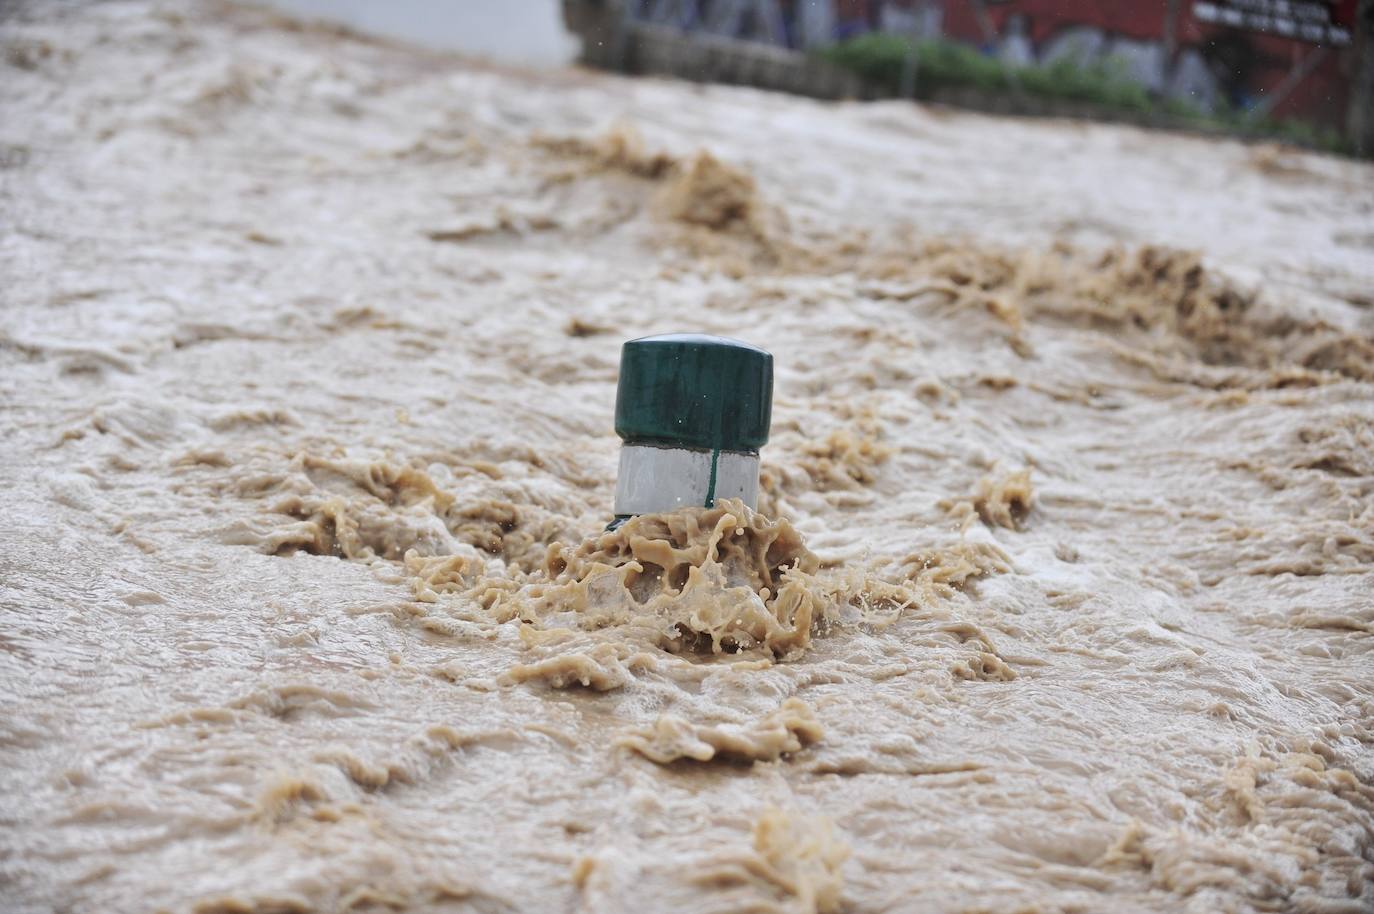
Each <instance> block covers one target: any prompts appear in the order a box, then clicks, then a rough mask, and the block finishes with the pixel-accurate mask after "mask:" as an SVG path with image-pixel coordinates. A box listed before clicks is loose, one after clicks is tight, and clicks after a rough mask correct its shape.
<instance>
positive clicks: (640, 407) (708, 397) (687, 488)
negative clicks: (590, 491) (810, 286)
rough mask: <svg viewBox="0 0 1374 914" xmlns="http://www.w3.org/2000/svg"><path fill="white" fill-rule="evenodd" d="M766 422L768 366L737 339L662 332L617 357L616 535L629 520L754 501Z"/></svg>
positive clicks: (768, 358) (630, 345)
mask: <svg viewBox="0 0 1374 914" xmlns="http://www.w3.org/2000/svg"><path fill="white" fill-rule="evenodd" d="M772 414H773V357H772V356H771V355H769V354H768V353H767V352H765V351H763V350H762V349H760V348H758V347H757V346H751V345H749V344H748V343H743V342H740V341H739V340H732V339H727V338H726V337H720V336H707V335H705V334H701V333H669V334H664V335H662V336H646V337H643V338H642V339H637V340H630V341H629V342H628V343H626V344H625V345H624V346H622V347H621V350H620V382H619V384H618V385H617V387H616V395H615V433H616V434H617V435H619V436H620V437H621V439H623V441H624V444H623V445H622V446H621V448H620V471H619V474H618V476H617V478H616V486H615V521H613V522H612V523H611V525H610V526H609V527H608V528H607V529H608V530H614V529H615V528H616V527H618V526H620V525H621V524H622V523H624V522H625V521H626V520H628V519H629V518H631V517H633V516H634V515H636V514H651V513H654V512H657V511H673V510H676V509H678V508H684V507H689V506H697V507H707V508H709V507H712V506H713V505H714V504H715V502H716V499H718V498H738V499H741V500H742V501H743V502H744V503H745V504H746V505H748V506H749V507H751V508H754V507H757V505H758V497H759V448H761V447H763V445H764V444H766V443H767V442H768V426H769V423H770V421H771V420H772Z"/></svg>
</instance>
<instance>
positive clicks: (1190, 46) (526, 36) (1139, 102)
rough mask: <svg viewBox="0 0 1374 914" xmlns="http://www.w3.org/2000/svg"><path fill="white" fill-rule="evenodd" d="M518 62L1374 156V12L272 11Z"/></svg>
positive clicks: (1355, 5)
mask: <svg viewBox="0 0 1374 914" xmlns="http://www.w3.org/2000/svg"><path fill="white" fill-rule="evenodd" d="M274 3H275V5H276V6H278V7H279V8H281V9H283V10H286V11H288V12H291V13H294V14H296V15H302V16H307V17H315V18H324V19H330V20H334V21H338V22H342V23H346V24H349V25H351V26H353V27H356V28H360V29H363V30H366V31H370V32H373V33H377V34H382V35H387V36H390V37H395V38H401V39H406V40H411V41H417V42H420V43H424V44H427V45H430V46H435V47H444V48H451V49H455V50H460V51H464V52H467V53H470V54H477V55H481V56H485V57H488V58H491V59H493V60H497V61H503V62H509V63H517V64H522V65H529V64H535V65H560V64H565V63H568V62H571V61H572V60H574V59H580V60H581V61H582V62H584V63H586V64H589V65H592V66H598V67H604V68H609V69H614V70H619V71H622V72H628V73H646V74H659V75H669V76H676V77H680V78H687V79H694V80H702V81H711V82H729V83H739V84H744V85H755V86H759V87H762V88H769V89H776V90H781V91H788V92H795V93H799V94H804V95H810V96H816V97H821V98H854V97H859V98H883V97H910V98H914V99H921V100H925V101H931V102H937V103H943V104H948V105H954V106H958V107H965V108H974V109H978V110H985V111H996V112H1000V113H1007V114H1019V115H1028V116H1053V117H1082V118H1091V119H1097V120H1114V121H1125V122H1130V123H1136V124H1143V125H1147V126H1160V127H1167V128H1170V129H1184V130H1196V131H1203V132H1215V133H1228V134H1239V135H1255V136H1268V137H1275V138H1280V139H1285V140H1288V141H1291V142H1296V143H1300V144H1302V145H1305V146H1309V147H1315V148H1322V149H1327V150H1330V151H1335V152H1343V153H1350V154H1362V155H1370V154H1374V66H1371V61H1370V58H1371V54H1370V53H1369V50H1368V49H1369V43H1370V40H1371V39H1370V35H1371V31H1374V29H1372V28H1371V22H1372V21H1374V2H1371V0H1212V2H1196V0H1115V2H1113V0H502V2H500V3H490V2H489V3H467V2H450V3H438V2H433V0H389V2H387V3H376V2H369V0H274Z"/></svg>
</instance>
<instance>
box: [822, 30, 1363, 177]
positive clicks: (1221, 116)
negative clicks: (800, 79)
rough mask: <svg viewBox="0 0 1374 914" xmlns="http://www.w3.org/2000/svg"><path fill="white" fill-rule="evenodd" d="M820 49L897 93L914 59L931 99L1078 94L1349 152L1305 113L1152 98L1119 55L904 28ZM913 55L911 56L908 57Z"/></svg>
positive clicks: (1196, 124)
mask: <svg viewBox="0 0 1374 914" xmlns="http://www.w3.org/2000/svg"><path fill="white" fill-rule="evenodd" d="M820 55H821V56H822V57H823V58H824V59H826V60H828V61H830V62H831V63H834V64H836V65H838V66H841V67H844V68H845V69H848V70H851V71H853V72H854V73H857V74H858V75H859V76H860V77H862V78H863V79H864V80H865V81H866V82H868V83H869V85H871V86H873V87H874V88H875V89H876V90H877V91H879V92H883V93H887V94H891V95H899V94H901V91H902V80H903V75H904V73H905V71H906V68H907V67H908V66H911V62H914V65H915V72H914V74H910V75H911V76H914V79H913V81H912V85H913V86H914V94H915V96H916V97H917V98H923V99H929V98H932V97H934V96H936V95H937V94H938V93H939V92H940V91H941V90H945V89H973V90H978V91H981V92H986V93H988V94H990V95H991V94H1010V95H1012V96H1018V95H1019V96H1023V97H1027V98H1039V99H1046V100H1058V101H1069V102H1078V103H1081V104H1086V105H1092V106H1095V107H1098V108H1100V109H1102V114H1103V116H1104V117H1109V116H1112V115H1117V116H1121V117H1126V118H1129V119H1132V120H1145V121H1153V122H1157V123H1159V124H1160V125H1161V126H1175V127H1185V128H1190V129H1194V130H1202V131H1210V132H1217V133H1231V134H1240V135H1243V136H1254V137H1273V138H1275V139H1281V140H1287V141H1289V142H1292V143H1298V144H1301V145H1304V146H1311V147H1316V148H1319V149H1324V150H1327V151H1330V152H1347V151H1348V150H1347V149H1346V145H1347V144H1346V143H1345V141H1344V139H1343V138H1342V137H1341V136H1340V134H1339V133H1338V132H1337V131H1334V130H1330V129H1328V128H1322V127H1317V126H1314V125H1312V124H1308V123H1304V122H1302V121H1276V120H1273V119H1271V118H1267V117H1264V118H1254V117H1250V116H1248V115H1247V114H1246V113H1245V112H1242V111H1233V110H1226V111H1217V112H1206V111H1203V110H1202V109H1200V108H1198V107H1197V106H1195V105H1192V104H1190V103H1189V102H1187V101H1184V100H1180V99H1155V98H1152V97H1151V96H1150V93H1149V92H1147V91H1146V90H1145V88H1144V87H1143V86H1142V85H1140V84H1139V83H1137V82H1135V81H1134V80H1132V79H1131V78H1130V76H1129V75H1128V74H1127V73H1126V72H1125V71H1124V69H1123V68H1122V67H1121V66H1120V65H1119V64H1118V63H1117V62H1116V61H1114V60H1111V59H1107V60H1105V61H1100V62H1097V63H1094V64H1091V65H1088V66H1083V65H1080V64H1079V63H1077V62H1076V61H1073V60H1072V59H1068V58H1063V59H1060V60H1057V61H1055V62H1054V63H1050V64H1043V65H1041V64H1036V65H1032V66H1014V65H1011V64H1007V63H1004V62H1003V61H1001V60H998V59H997V58H995V57H990V56H988V55H986V54H983V53H982V52H980V51H979V50H978V49H977V48H974V47H971V46H969V45H966V44H960V43H958V42H953V41H943V40H925V41H916V42H912V41H911V40H909V39H907V38H903V37H902V36H900V35H892V34H887V33H882V32H874V33H870V34H868V35H862V36H860V37H858V38H852V39H850V40H848V41H845V42H842V43H841V44H837V45H832V46H831V47H828V48H825V49H824V50H822V51H821V52H820ZM909 60H910V61H911V62H909Z"/></svg>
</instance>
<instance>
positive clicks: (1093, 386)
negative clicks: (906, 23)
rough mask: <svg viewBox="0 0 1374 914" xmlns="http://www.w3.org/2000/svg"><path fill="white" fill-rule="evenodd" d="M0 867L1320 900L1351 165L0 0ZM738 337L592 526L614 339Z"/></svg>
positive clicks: (243, 20)
mask: <svg viewBox="0 0 1374 914" xmlns="http://www.w3.org/2000/svg"><path fill="white" fill-rule="evenodd" d="M0 48H2V49H3V56H0V153H3V155H2V156H0V164H2V165H3V167H0V366H2V367H0V391H3V404H4V409H3V411H2V412H0V442H3V445H2V447H3V451H2V453H3V455H4V460H3V461H0V473H3V477H2V479H3V483H4V485H3V486H0V517H3V518H4V520H5V523H4V524H3V526H0V540H2V541H3V547H2V548H0V686H2V687H3V689H4V696H5V713H4V714H3V715H0V771H3V779H2V780H0V784H3V802H0V823H2V824H0V896H2V897H3V898H4V905H3V907H4V908H5V909H6V910H15V911H35V912H36V911H50V910H52V911H73V912H106V911H146V910H173V911H183V910H185V911H196V912H203V914H210V912H226V914H227V912H262V914H266V912H277V911H347V910H369V909H393V910H415V911H429V910H454V911H517V910H519V911H588V912H591V911H596V912H603V911H644V910H691V911H720V912H724V911H740V910H751V911H786V912H813V911H815V912H840V911H848V912H868V911H932V912H933V911H963V910H967V911H976V910H1026V911H1105V910H1112V911H1178V910H1184V911H1194V912H1211V911H1252V910H1253V911H1289V910H1292V911H1324V912H1354V911H1362V910H1368V909H1369V908H1370V907H1371V905H1374V862H1371V861H1372V860H1374V650H1372V648H1374V456H1372V455H1374V397H1372V395H1374V337H1371V331H1374V316H1371V311H1370V308H1371V306H1372V305H1374V302H1372V301H1371V299H1370V297H1369V290H1370V289H1371V288H1374V266H1372V264H1374V235H1371V225H1374V168H1371V166H1369V165H1367V164H1359V163H1353V162H1346V161H1341V160H1336V159H1331V158H1324V157H1319V156H1314V155H1309V154H1305V153H1301V152H1297V151H1292V150H1287V149H1282V148H1277V147H1246V146H1243V145H1241V144H1238V143H1233V142H1225V141H1223V142H1213V141H1204V140H1200V139H1193V138H1186V137H1178V136H1171V135H1167V134H1151V133H1143V132H1139V131H1135V130H1129V129H1122V128H1115V127H1108V126H1101V125H1086V124H1072V123H1056V122H1022V121H1003V120H996V119H991V118H986V117H981V116H976V115H968V114H960V113H953V112H944V111H934V110H928V109H922V108H918V107H913V106H908V105H905V104H880V105H824V104H817V103H813V102H810V101H806V100H801V99H793V98H786V97H781V96H775V95H769V94H765V93H758V92H752V91H745V90H733V89H727V88H702V87H698V86H687V85H681V84H676V83H668V82H657V81H648V80H646V81H625V80H620V79H616V78H613V77H609V76H603V75H595V74H590V73H586V72H580V71H562V72H556V73H543V74H533V73H524V72H519V71H510V70H501V69H495V68H491V67H487V66H484V65H477V64H471V63H465V62H463V61H462V60H459V59H455V58H450V57H445V56H442V55H435V54H431V53H428V52H424V51H417V50H413V49H409V48H405V47H402V46H397V45H389V44H385V43H377V42H370V41H367V40H364V39H361V38H357V37H353V36H349V35H347V34H343V33H339V32H334V31H330V30H326V29H320V28H310V29H305V28H300V27H296V26H292V25H291V24H290V23H287V22H284V21H282V20H279V19H277V18H274V17H273V16H271V15H270V14H267V13H262V12H254V11H250V10H244V9H237V8H234V7H230V6H221V5H214V4H199V3H187V4H156V3H143V2H131V3H107V4H98V5H92V6H75V7H68V6H65V5H64V6H57V5H44V4H38V5H33V6H29V7H26V8H23V9H21V11H20V12H19V13H18V14H16V15H15V16H13V17H12V18H10V19H8V20H5V21H3V22H0ZM684 329H690V330H700V331H704V332H710V333H721V334H726V335H731V336H736V337H740V338H743V339H746V340H749V341H751V342H754V343H757V344H759V345H762V346H764V347H766V348H768V349H769V350H770V351H772V352H773V353H774V356H775V359H776V364H777V387H776V391H777V395H776V402H775V407H774V425H773V432H772V439H771V441H770V443H769V445H768V446H767V448H766V449H765V450H764V452H763V471H762V491H761V496H760V502H759V511H758V512H757V513H755V512H751V511H749V510H748V509H747V508H745V507H744V506H742V505H740V504H738V503H731V502H723V503H722V504H720V505H718V506H717V507H715V508H713V509H709V510H707V509H701V510H693V511H685V512H680V513H677V514H672V515H652V516H646V517H642V518H638V519H635V520H633V521H631V522H630V523H628V524H626V525H625V526H623V527H622V528H620V529H619V530H617V531H615V532H614V533H610V534H604V533H602V532H601V531H602V528H603V527H604V525H605V523H606V521H607V520H609V518H610V515H611V507H612V505H611V502H612V496H613V487H614V473H615V467H616V462H615V458H616V451H617V447H618V444H619V442H618V440H617V439H616V438H615V437H614V435H613V434H612V430H611V418H612V409H613V401H614V388H615V377H616V366H617V359H618V355H619V344H620V342H621V341H622V340H624V339H628V338H632V337H636V336H642V335H646V334H650V333H656V332H666V331H674V330H684Z"/></svg>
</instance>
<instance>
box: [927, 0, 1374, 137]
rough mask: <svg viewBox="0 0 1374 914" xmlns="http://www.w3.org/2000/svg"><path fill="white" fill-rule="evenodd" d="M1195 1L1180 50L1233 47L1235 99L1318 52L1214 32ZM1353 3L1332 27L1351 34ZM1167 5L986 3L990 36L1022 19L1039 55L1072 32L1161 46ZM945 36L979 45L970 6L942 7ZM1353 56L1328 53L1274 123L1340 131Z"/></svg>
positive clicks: (1271, 38) (1251, 96)
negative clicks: (1083, 29) (1239, 67)
mask: <svg viewBox="0 0 1374 914" xmlns="http://www.w3.org/2000/svg"><path fill="white" fill-rule="evenodd" d="M1194 2H1195V0H1180V3H1179V16H1178V33H1177V39H1178V47H1179V48H1180V49H1182V48H1188V47H1193V48H1197V49H1198V50H1199V51H1201V52H1202V53H1203V54H1204V56H1214V55H1216V54H1218V53H1219V51H1218V48H1219V47H1225V46H1226V45H1230V46H1231V47H1232V48H1234V51H1233V53H1236V54H1238V55H1239V56H1240V57H1241V59H1242V61H1243V63H1244V77H1243V80H1242V81H1240V82H1239V83H1238V84H1237V85H1236V86H1235V89H1236V94H1237V95H1238V96H1240V97H1242V98H1244V99H1245V100H1247V101H1249V102H1252V103H1253V102H1254V101H1258V100H1260V99H1262V98H1264V96H1265V94H1266V93H1268V92H1271V91H1273V90H1274V89H1276V88H1277V87H1278V86H1279V85H1280V84H1281V83H1282V82H1283V80H1284V78H1285V77H1286V76H1287V75H1288V73H1289V71H1290V69H1291V68H1292V67H1293V66H1294V64H1295V63H1297V62H1298V61H1299V60H1301V59H1302V58H1303V55H1305V54H1308V53H1311V52H1313V51H1314V50H1315V48H1316V47H1317V46H1316V45H1313V44H1310V43H1307V42H1304V41H1295V40H1292V39H1289V38H1284V37H1281V36H1278V35H1273V34H1267V33H1261V32H1253V31H1247V30H1243V29H1236V28H1230V27H1225V26H1219V25H1215V24H1211V23H1207V22H1202V21H1200V20H1198V19H1197V18H1196V17H1195V16H1194V15H1193V6H1194ZM1356 2H1357V0H1336V2H1333V3H1330V4H1328V5H1329V6H1330V7H1331V10H1332V20H1333V21H1334V22H1335V23H1337V24H1341V25H1345V26H1347V27H1350V26H1353V24H1354V20H1355V6H1356ZM1164 7H1165V4H1164V0H1153V2H1140V0H1136V2H1132V0H1010V2H1000V3H999V2H985V4H984V8H985V9H986V10H987V13H988V18H989V20H991V22H992V25H993V28H994V29H995V30H997V32H998V33H1001V32H1002V30H1003V28H1004V27H1005V25H1006V21H1007V19H1008V18H1009V17H1011V16H1012V15H1016V14H1020V15H1024V16H1025V17H1026V18H1027V20H1028V24H1029V26H1030V29H1029V32H1030V37H1031V40H1032V42H1034V44H1035V45H1036V47H1037V48H1038V47H1040V45H1041V44H1042V43H1043V42H1045V41H1047V40H1048V39H1050V38H1052V37H1053V36H1054V35H1055V34H1056V33H1058V32H1060V31H1062V30H1064V29H1066V28H1070V27H1073V26H1081V25H1089V26H1095V27H1097V28H1100V29H1102V30H1103V31H1104V32H1109V33H1111V34H1115V35H1123V36H1126V37H1129V38H1133V39H1136V40H1143V41H1150V40H1162V38H1163V32H1164ZM944 29H945V33H946V34H947V35H949V36H950V37H951V38H955V39H958V40H961V41H967V42H969V43H971V44H976V45H980V46H981V45H984V44H986V41H985V40H984V35H983V30H982V28H981V27H980V26H979V23H978V18H977V16H976V14H975V11H974V5H973V3H972V2H971V0H945V2H944ZM1353 53H1354V52H1353V51H1352V50H1351V49H1350V48H1349V47H1345V48H1330V49H1328V51H1327V53H1326V58H1325V60H1324V61H1323V62H1322V63H1321V64H1320V65H1319V66H1318V67H1317V68H1316V69H1315V70H1313V71H1312V73H1311V74H1310V75H1309V76H1308V77H1307V78H1306V79H1305V80H1304V81H1303V82H1302V84H1301V85H1300V86H1299V87H1298V88H1297V89H1296V90H1294V91H1293V92H1292V94H1291V95H1289V96H1288V98H1287V99H1286V100H1285V101H1284V102H1282V103H1281V104H1280V105H1278V106H1277V108H1276V109H1275V110H1274V111H1273V114H1274V115H1275V116H1276V117H1281V118H1287V117H1295V118H1301V119H1303V120H1308V121H1312V122H1316V123H1323V124H1328V125H1331V126H1337V127H1339V126H1340V125H1342V124H1343V123H1344V119H1345V114H1346V104H1347V99H1348V93H1349V83H1350V76H1349V74H1350V73H1351V72H1353V63H1354V62H1353V59H1352V58H1353Z"/></svg>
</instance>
